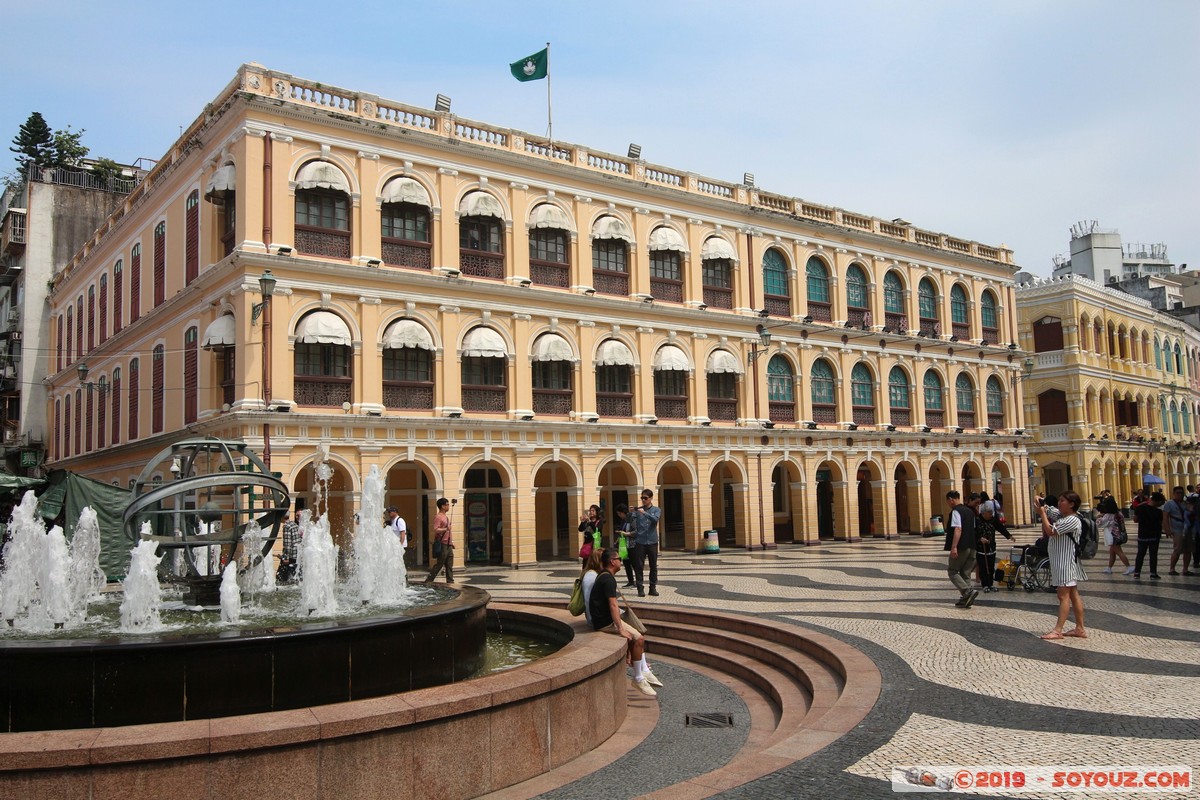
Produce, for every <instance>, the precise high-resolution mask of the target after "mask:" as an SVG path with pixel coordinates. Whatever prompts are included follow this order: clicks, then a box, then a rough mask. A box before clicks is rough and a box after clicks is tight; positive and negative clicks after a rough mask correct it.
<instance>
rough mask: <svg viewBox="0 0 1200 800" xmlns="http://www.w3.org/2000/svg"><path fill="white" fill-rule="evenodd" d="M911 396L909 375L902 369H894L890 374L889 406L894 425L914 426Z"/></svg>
mask: <svg viewBox="0 0 1200 800" xmlns="http://www.w3.org/2000/svg"><path fill="white" fill-rule="evenodd" d="M909 395H910V393H909V385H908V373H906V372H905V371H904V370H902V369H901V368H900V367H892V371H891V372H890V373H888V406H889V411H890V417H889V419H890V420H891V423H892V424H893V425H904V426H908V425H912V401H911V400H910V396H909Z"/></svg>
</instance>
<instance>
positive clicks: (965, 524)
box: [944, 489, 979, 608]
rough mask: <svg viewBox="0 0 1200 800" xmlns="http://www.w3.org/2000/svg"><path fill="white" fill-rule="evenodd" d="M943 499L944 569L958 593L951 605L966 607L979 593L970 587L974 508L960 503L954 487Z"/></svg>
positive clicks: (972, 562) (973, 552)
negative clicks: (946, 552)
mask: <svg viewBox="0 0 1200 800" xmlns="http://www.w3.org/2000/svg"><path fill="white" fill-rule="evenodd" d="M946 502H947V503H949V504H950V525H949V527H947V528H946V546H945V548H944V549H946V550H949V551H950V558H949V560H948V561H947V562H946V573H947V574H948V575H949V576H950V582H951V583H953V584H954V588H956V589H958V593H959V595H960V596H959V598H958V602H956V603H955V604H954V605H956V606H958V607H959V608H970V607H971V604H972V603H974V602H975V598H976V597H978V596H979V592H977V591H976V590H974V589H972V588H971V570H972V569H974V568H975V512H974V511H972V510H971V509H970V508H969V507H968V506H966V505H964V504H963V502H962V495H961V494H959V493H958V491H957V490H954V489H951V490H950V491H948V492H946Z"/></svg>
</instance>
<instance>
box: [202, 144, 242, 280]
mask: <svg viewBox="0 0 1200 800" xmlns="http://www.w3.org/2000/svg"><path fill="white" fill-rule="evenodd" d="M204 199H205V200H208V201H209V202H210V203H212V204H213V205H214V206H216V207H217V216H218V221H217V229H218V230H219V231H220V234H221V257H222V258H224V257H225V256H228V255H229V254H230V253H232V252H233V246H234V244H235V242H236V241H237V240H236V239H235V233H236V231H235V229H236V227H237V168H236V167H235V166H234V165H233V164H224V165H222V166H221V167H220V168H218V169H217V170H216V171H215V172H214V173H213V174H212V177H210V178H209V180H208V184H207V185H206V186H205V187H204Z"/></svg>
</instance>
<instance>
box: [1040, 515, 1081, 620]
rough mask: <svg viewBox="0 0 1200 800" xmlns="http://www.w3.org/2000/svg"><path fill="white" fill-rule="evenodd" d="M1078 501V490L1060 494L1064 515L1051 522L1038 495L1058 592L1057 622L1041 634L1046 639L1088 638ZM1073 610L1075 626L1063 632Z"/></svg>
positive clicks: (1051, 579)
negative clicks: (1077, 545)
mask: <svg viewBox="0 0 1200 800" xmlns="http://www.w3.org/2000/svg"><path fill="white" fill-rule="evenodd" d="M1079 503H1080V500H1079V495H1077V494H1076V493H1075V492H1063V493H1062V494H1060V495H1059V496H1058V510H1059V513H1060V514H1062V516H1061V517H1059V519H1058V521H1057V522H1053V523H1052V522H1050V519H1049V517H1048V516H1047V515H1046V506H1045V504H1044V503H1043V500H1042V498H1041V497H1038V514H1039V515H1040V516H1041V518H1042V532H1043V533H1044V534H1046V535H1047V536H1048V537H1050V544H1049V552H1050V582H1051V583H1053V584H1054V587H1055V590H1056V591H1057V592H1058V623H1057V624H1056V625H1055V626H1054V630H1052V631H1050V632H1049V633H1045V634H1042V638H1043V639H1062V638H1063V637H1065V636H1072V637H1075V638H1078V639H1086V638H1087V630H1086V629H1085V628H1084V627H1083V599H1082V598H1081V597H1080V596H1079V582H1080V581H1086V580H1087V575H1086V574H1085V573H1084V571H1083V565H1082V564H1080V563H1079V562H1078V561H1077V560H1076V559H1075V543H1076V542H1078V541H1079V537H1080V536H1082V535H1083V526H1082V524H1081V523H1080V521H1079V517H1078V516H1077V514H1078V512H1079ZM1072 610H1074V612H1075V627H1074V628H1072V629H1071V630H1069V631H1063V626H1065V625H1066V624H1067V616H1068V614H1069V613H1070V612H1071V611H1072Z"/></svg>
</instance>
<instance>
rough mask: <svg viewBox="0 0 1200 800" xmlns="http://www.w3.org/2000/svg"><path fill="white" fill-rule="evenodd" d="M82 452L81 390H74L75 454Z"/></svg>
mask: <svg viewBox="0 0 1200 800" xmlns="http://www.w3.org/2000/svg"><path fill="white" fill-rule="evenodd" d="M82 454H83V390H82V389H76V390H75V455H77V456H78V455H82Z"/></svg>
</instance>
